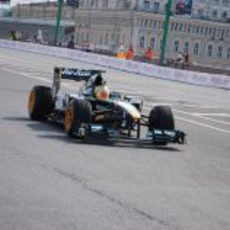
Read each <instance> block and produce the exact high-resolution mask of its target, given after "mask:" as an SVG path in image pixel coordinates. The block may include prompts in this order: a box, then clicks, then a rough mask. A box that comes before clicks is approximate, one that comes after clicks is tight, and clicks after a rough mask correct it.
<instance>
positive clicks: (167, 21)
mask: <svg viewBox="0 0 230 230" xmlns="http://www.w3.org/2000/svg"><path fill="white" fill-rule="evenodd" d="M171 8H172V0H168V2H167V4H166V14H165V23H164V33H163V40H162V45H161V55H160V64H161V65H163V64H164V59H165V49H166V46H167V36H168V29H169V24H170V16H171Z"/></svg>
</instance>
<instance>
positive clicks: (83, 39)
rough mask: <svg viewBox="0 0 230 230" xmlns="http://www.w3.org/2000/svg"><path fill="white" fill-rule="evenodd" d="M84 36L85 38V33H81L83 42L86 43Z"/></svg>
mask: <svg viewBox="0 0 230 230" xmlns="http://www.w3.org/2000/svg"><path fill="white" fill-rule="evenodd" d="M84 36H85V34H84V32H82V33H81V41H84Z"/></svg>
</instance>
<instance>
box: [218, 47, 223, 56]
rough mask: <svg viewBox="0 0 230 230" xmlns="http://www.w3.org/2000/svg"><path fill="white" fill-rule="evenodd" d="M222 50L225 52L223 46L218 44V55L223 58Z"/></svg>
mask: <svg viewBox="0 0 230 230" xmlns="http://www.w3.org/2000/svg"><path fill="white" fill-rule="evenodd" d="M222 52H223V47H222V46H218V48H217V54H216V56H217V57H218V58H222Z"/></svg>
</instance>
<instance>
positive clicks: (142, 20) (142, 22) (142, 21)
mask: <svg viewBox="0 0 230 230" xmlns="http://www.w3.org/2000/svg"><path fill="white" fill-rule="evenodd" d="M143 24H144V19H143V18H142V19H141V24H140V26H141V27H142V26H143Z"/></svg>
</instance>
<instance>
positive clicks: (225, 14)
mask: <svg viewBox="0 0 230 230" xmlns="http://www.w3.org/2000/svg"><path fill="white" fill-rule="evenodd" d="M227 17H228V13H227V12H226V11H225V12H223V13H222V18H223V19H227Z"/></svg>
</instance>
